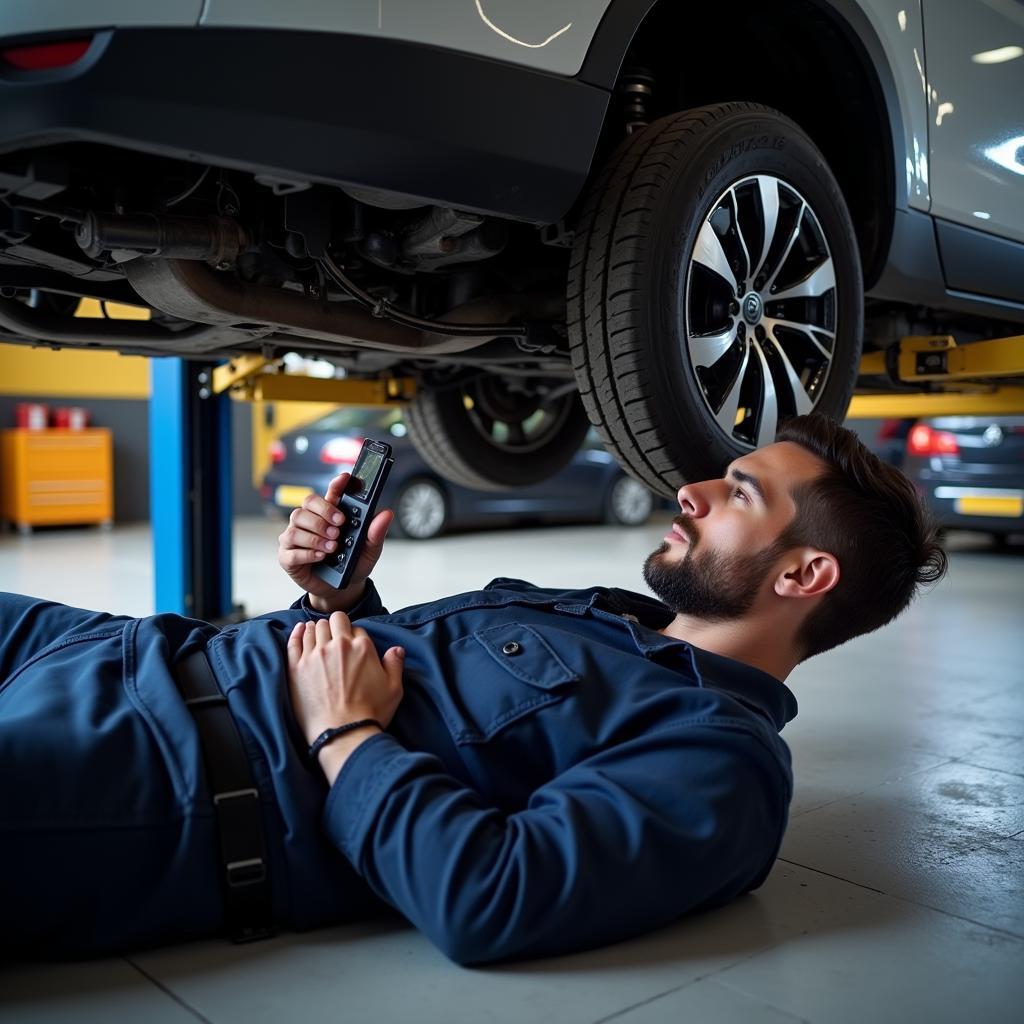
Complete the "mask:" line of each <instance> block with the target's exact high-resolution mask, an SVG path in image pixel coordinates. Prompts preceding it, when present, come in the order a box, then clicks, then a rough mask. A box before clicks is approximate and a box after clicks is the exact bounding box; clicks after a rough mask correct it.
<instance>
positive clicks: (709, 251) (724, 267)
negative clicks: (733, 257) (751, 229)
mask: <svg viewBox="0 0 1024 1024" xmlns="http://www.w3.org/2000/svg"><path fill="white" fill-rule="evenodd" d="M693 259H694V262H696V263H699V264H701V266H704V267H707V268H708V270H710V271H711V272H712V273H714V274H717V275H718V276H719V277H721V278H722V279H723V280H725V281H726V282H727V283H728V285H729V287H730V288H731V289H732V294H733V295H735V294H736V277H735V275H734V274H733V272H732V267H730V266H729V260H728V259H727V258H726V255H725V250H724V249H723V248H722V243H721V241H720V240H719V238H718V235H716V234H715V229H714V228H713V227H712V226H711V221H709V220H706V221H704V226H703V227H702V228H701V229H700V234H699V235H698V236H697V244H696V246H695V247H694V250H693Z"/></svg>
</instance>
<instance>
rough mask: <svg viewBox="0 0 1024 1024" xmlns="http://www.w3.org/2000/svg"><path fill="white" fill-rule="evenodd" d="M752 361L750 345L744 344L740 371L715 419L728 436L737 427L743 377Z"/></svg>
mask: <svg viewBox="0 0 1024 1024" xmlns="http://www.w3.org/2000/svg"><path fill="white" fill-rule="evenodd" d="M749 361H750V346H749V345H744V346H743V362H742V364H741V365H740V369H739V372H738V373H737V374H736V376H735V377H734V378H733V382H732V386H731V387H730V388H729V393H728V394H727V395H726V396H725V400H724V401H723V402H722V404H721V405H720V406H719V407H718V412H717V413H715V419H716V420H717V421H718V425H719V426H720V427H721V428H722V429H723V430H724V431H725V433H726V435H727V436H728V437H732V432H733V430H734V429H735V428H736V412H737V410H738V409H739V407H740V391H741V390H742V389H743V378H744V377H745V376H746V373H747V363H748V362H749Z"/></svg>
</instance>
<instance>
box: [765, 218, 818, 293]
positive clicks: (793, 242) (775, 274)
mask: <svg viewBox="0 0 1024 1024" xmlns="http://www.w3.org/2000/svg"><path fill="white" fill-rule="evenodd" d="M806 209H807V204H806V203H804V202H801V203H800V212H799V213H798V214H797V215H796V224H795V225H794V226H793V233H792V234H791V235H790V236H789V241H788V242H787V243H786V248H785V249H784V250H783V253H782V255H781V256H780V257H779V261H778V263H776V264H775V270H773V271H772V276H771V277H769V278H768V280H767V281H766V282H765V288H766V289H767V290H768V292H769V293H770V292H771V287H772V285H773V284H775V278H777V277H778V276H779V271H780V270H782V268H783V267H784V266H785V265H786V260H787V259H789V254H790V253H791V252H792V251H793V246H794V245H796V240H797V239H798V238H799V237H800V229H801V228H802V227H803V223H804V210H806ZM763 290H764V289H762V291H763ZM771 298H772V299H775V298H776V296H775V295H772V296H771Z"/></svg>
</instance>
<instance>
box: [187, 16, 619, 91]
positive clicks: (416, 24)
mask: <svg viewBox="0 0 1024 1024" xmlns="http://www.w3.org/2000/svg"><path fill="white" fill-rule="evenodd" d="M610 2H611V0H430V2H429V3H427V2H424V0H344V2H340V3H339V2H336V0H290V2H289V3H287V4H282V3H280V2H279V0H209V2H208V3H207V6H206V10H205V11H204V13H203V16H202V19H201V22H200V24H202V25H204V26H211V27H213V26H220V27H232V28H235V27H246V28H281V29H290V28H296V27H302V28H303V29H307V30H313V31H325V32H352V33H355V34H357V35H378V36H383V37H385V38H388V39H400V40H403V41H405V42H410V43H423V44H425V45H427V46H438V47H443V48H445V49H450V50H462V51H464V52H466V53H471V54H474V55H475V56H478V57H489V58H492V59H494V60H502V61H507V62H509V63H511V64H523V65H525V66H527V67H531V68H535V69H536V70H538V71H550V72H552V73H553V74H558V75H575V74H576V73H577V72H578V71H579V70H580V68H581V67H582V65H583V61H584V58H585V57H586V55H587V50H588V49H589V47H590V43H591V40H592V39H593V37H594V33H595V32H596V31H597V27H598V25H599V24H600V22H601V19H602V18H603V17H604V14H605V11H606V10H607V8H608V7H609V5H610Z"/></svg>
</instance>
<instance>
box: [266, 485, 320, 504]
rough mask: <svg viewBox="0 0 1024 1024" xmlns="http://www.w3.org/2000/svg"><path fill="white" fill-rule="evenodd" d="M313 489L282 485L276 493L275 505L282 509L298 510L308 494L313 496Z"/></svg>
mask: <svg viewBox="0 0 1024 1024" xmlns="http://www.w3.org/2000/svg"><path fill="white" fill-rule="evenodd" d="M312 493H313V488H312V487H298V486H296V485H295V484H281V485H280V486H279V487H278V488H277V490H276V491H274V504H275V505H280V506H281V507H282V508H298V507H299V506H300V505H301V504H302V499H303V498H304V497H305V496H306V495H307V494H312Z"/></svg>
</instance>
